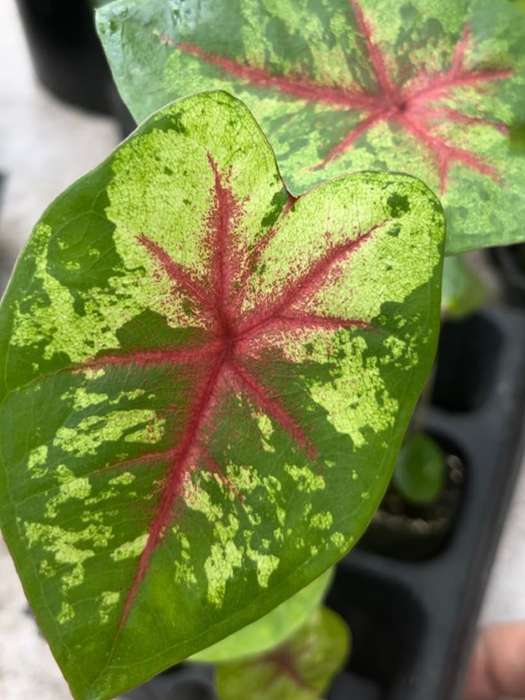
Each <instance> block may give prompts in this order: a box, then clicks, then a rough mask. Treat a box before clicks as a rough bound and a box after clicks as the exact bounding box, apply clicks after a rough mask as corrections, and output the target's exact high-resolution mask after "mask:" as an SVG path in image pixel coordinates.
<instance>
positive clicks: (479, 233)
mask: <svg viewBox="0 0 525 700" xmlns="http://www.w3.org/2000/svg"><path fill="white" fill-rule="evenodd" d="M98 28H99V33H100V36H101V39H102V41H103V43H104V45H105V49H106V53H107V56H108V58H109V61H110V64H111V66H112V69H113V73H114V76H115V79H116V81H117V84H118V86H119V89H120V91H121V93H122V95H123V97H124V100H125V101H126V102H127V104H128V106H129V107H130V109H131V112H132V113H133V114H134V115H135V117H136V118H137V119H138V120H141V119H143V118H144V117H146V116H147V115H148V114H149V113H150V112H151V111H153V110H154V109H157V108H159V107H161V106H163V105H164V104H166V103H167V102H169V101H171V100H173V99H174V98H176V97H181V96H184V95H186V94H188V93H193V92H195V91H198V90H209V89H224V90H227V91H228V92H231V93H232V94H234V95H236V96H237V97H239V98H241V99H242V100H243V101H244V102H245V103H246V104H247V105H248V107H249V108H250V109H251V110H252V111H253V113H254V115H255V117H256V118H257V119H258V120H259V122H260V124H261V126H262V128H263V130H264V132H265V133H266V134H267V135H268V138H269V139H270V142H271V144H272V146H273V148H274V150H275V152H276V154H277V159H278V162H279V165H280V167H281V169H282V172H283V175H284V178H285V180H286V182H287V184H288V185H289V186H290V188H291V190H292V192H294V193H299V192H303V191H304V190H305V189H308V188H309V187H312V186H314V185H316V184H318V183H320V182H323V181H326V180H327V179H328V178H331V177H334V176H338V175H343V174H347V173H349V172H352V171H360V170H382V169H385V170H391V171H400V172H407V173H411V174H412V175H415V176H417V177H419V178H420V179H421V180H423V181H424V182H426V183H427V184H428V185H429V186H430V187H431V188H432V189H433V190H434V191H435V192H438V193H440V195H441V198H442V200H443V204H444V207H445V211H446V214H447V223H448V235H447V254H453V253H459V252H462V251H466V250H471V249H474V248H479V247H480V246H489V245H505V244H508V243H513V242H516V241H520V240H523V239H524V238H525V227H524V225H523V222H524V220H525V187H524V186H523V183H524V182H525V157H524V156H523V154H522V153H520V152H518V151H516V150H515V149H512V148H509V145H510V144H509V131H510V132H511V131H513V130H515V129H516V128H517V127H520V126H523V125H524V124H525V16H523V14H521V13H520V12H518V11H517V9H516V8H515V7H513V6H512V4H511V3H509V2H508V0H396V1H395V2H392V0H315V2H312V0H294V1H293V2H292V0H279V1H278V2H276V0H233V1H232V0H185V2H181V1H180V0H119V1H118V2H115V3H114V4H112V5H110V6H109V7H107V8H105V9H104V10H103V11H102V12H100V14H99V16H98Z"/></svg>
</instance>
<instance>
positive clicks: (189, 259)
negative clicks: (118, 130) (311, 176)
mask: <svg viewBox="0 0 525 700" xmlns="http://www.w3.org/2000/svg"><path fill="white" fill-rule="evenodd" d="M443 222H444V217H443V211H442V209H441V207H440V205H439V203H438V202H437V200H436V199H435V197H434V196H433V195H432V194H431V193H430V192H429V190H428V189H427V188H426V187H425V186H424V185H423V184H422V183H421V182H419V181H417V180H415V179H413V178H411V177H409V176H405V175H391V174H386V173H380V174H374V173H362V174H358V175H354V176H351V177H346V178H341V179H338V180H335V181H333V182H330V183H327V184H326V185H323V186H322V187H319V188H317V189H315V190H312V191H311V192H309V193H307V194H305V195H303V196H301V197H299V198H297V199H294V198H293V197H291V196H290V195H289V194H288V192H287V190H286V188H285V187H284V184H283V182H282V180H281V178H280V175H279V172H278V170H277V166H276V163H275V159H274V156H273V153H272V151H271V149H270V147H269V145H268V143H267V141H266V140H265V138H264V136H263V134H262V132H261V131H260V129H259V127H258V126H257V124H256V122H255V121H254V119H253V117H252V116H251V114H250V113H249V112H248V110H247V109H246V108H245V106H244V105H243V104H242V103H240V102H239V101H237V100H236V99H234V98H232V97H231V96H229V95H227V94H225V93H211V94H204V95H200V96H195V97H192V98H188V99H185V100H182V101H180V102H178V103H174V104H173V105H171V106H169V107H168V108H166V109H164V110H162V111H160V112H159V113H157V114H155V115H154V116H153V117H152V118H151V119H150V120H148V121H147V122H146V123H145V124H143V125H142V126H141V127H140V129H139V130H138V131H137V132H136V133H135V134H134V135H132V136H131V137H130V139H128V141H126V142H125V143H124V144H123V145H122V146H121V147H120V148H119V149H118V150H117V151H116V152H115V153H114V154H113V155H112V156H111V157H110V158H109V159H108V160H107V161H106V162H105V163H103V164H102V165H101V166H100V167H99V168H97V169H96V170H94V171H93V172H91V173H90V174H89V175H87V176H86V177H85V178H83V179H81V180H80V181H79V182H77V183H76V184H75V185H73V186H72V187H71V188H70V189H69V190H68V191H66V192H65V193H64V194H63V195H62V196H61V197H59V198H58V199H57V200H56V201H55V202H54V203H53V204H52V205H51V207H50V208H49V209H48V211H47V212H46V213H45V214H44V216H43V217H42V219H41V221H40V222H39V223H38V225H37V226H36V229H35V231H34V232H33V234H32V237H31V239H30V241H29V243H28V246H27V248H26V249H25V251H24V253H23V254H22V257H21V259H20V261H19V263H18V266H17V268H16V271H15V274H14V277H13V279H12V282H11V284H10V287H9V289H8V291H7V293H6V296H5V298H4V301H3V304H2V306H1V310H0V338H1V341H0V359H1V362H0V367H1V374H0V398H1V408H0V431H1V433H0V444H1V447H2V452H1V463H0V520H1V522H2V527H3V531H4V534H5V537H6V539H7V541H8V543H9V546H10V548H11V551H12V553H13V556H14V558H15V561H16V564H17V566H18V569H19V571H20V574H21V577H22V579H23V582H24V585H25V588H26V592H27V594H28V597H29V600H30V602H31V604H32V606H33V608H34V609H35V612H36V615H37V618H38V621H39V623H40V625H41V627H42V629H43V630H44V632H45V634H46V636H47V637H48V639H49V641H50V644H51V646H52V648H53V651H54V653H55V655H56V657H57V659H58V661H59V663H60V665H61V667H62V669H63V670H64V673H65V675H66V676H67V678H68V680H69V682H70V684H71V687H72V690H73V692H74V694H75V695H76V697H78V698H82V699H86V700H87V699H89V700H103V699H105V698H109V697H111V696H113V695H116V694H117V693H119V692H122V691H124V690H126V689H128V688H130V687H131V686H133V685H135V684H138V683H139V682H141V681H143V680H144V679H146V678H148V677H150V676H152V675H153V674H154V673H156V672H158V671H161V670H162V669H164V668H166V667H167V666H169V665H171V664H173V663H175V662H177V661H179V660H181V659H183V658H186V657H188V656H190V655H192V654H194V653H196V652H197V651H199V650H201V649H203V648H206V647H208V646H210V645H212V644H214V643H215V642H217V641H219V640H220V639H222V638H224V637H226V636H227V635H230V634H232V633H233V632H235V631H236V630H238V629H239V628H241V627H243V626H245V625H247V624H249V623H250V622H252V621H254V620H255V619H257V618H259V617H261V616H263V615H265V614H266V613H268V612H269V611H270V610H271V609H273V608H274V607H276V606H277V605H279V604H280V603H282V602H283V601H284V600H286V599H287V598H289V597H290V596H292V595H293V594H294V593H296V592H297V591H298V590H299V589H301V588H302V587H304V586H305V585H306V584H308V583H309V582H311V581H312V580H314V579H315V578H317V577H318V576H319V575H320V574H322V573H323V572H324V571H325V570H326V569H327V568H329V567H330V566H331V565H332V564H334V563H335V562H336V561H337V560H338V559H339V558H340V557H341V555H342V554H343V553H344V552H346V551H347V550H348V549H349V548H350V547H351V546H352V544H353V543H354V542H355V540H356V539H357V538H358V537H359V536H360V535H361V533H362V532H363V530H364V529H365V527H366V526H367V524H368V522H369V520H370V518H371V516H372V514H373V512H374V510H375V508H376V506H377V504H378V503H379V501H380V499H381V497H382V495H383V492H384V490H385V488H386V485H387V483H388V480H389V478H390V476H391V472H392V468H393V462H394V459H395V454H396V451H397V449H398V447H399V444H400V441H401V438H402V435H403V432H404V430H405V428H406V425H407V422H408V420H409V418H410V415H411V412H412V409H413V407H414V404H415V401H416V398H417V396H418V394H419V392H420V390H421V388H422V386H423V383H424V380H425V377H426V375H427V373H428V371H429V369H430V366H431V363H432V361H433V357H434V353H435V347H436V341H437V333H438V321H439V300H440V282H441V274H442V253H443V239H444V223H443Z"/></svg>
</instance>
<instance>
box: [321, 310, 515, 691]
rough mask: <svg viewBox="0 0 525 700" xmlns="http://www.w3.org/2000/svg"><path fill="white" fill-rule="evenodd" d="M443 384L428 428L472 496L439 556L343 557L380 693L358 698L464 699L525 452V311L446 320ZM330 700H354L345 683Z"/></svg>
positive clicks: (341, 586)
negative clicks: (453, 458)
mask: <svg viewBox="0 0 525 700" xmlns="http://www.w3.org/2000/svg"><path fill="white" fill-rule="evenodd" d="M436 387H437V389H436V392H435V401H436V403H437V404H438V406H434V407H432V409H431V410H430V411H429V415H428V429H429V431H430V432H432V433H433V434H434V435H437V436H439V437H440V438H441V439H442V440H443V441H445V442H446V443H447V444H448V445H449V446H451V448H452V449H453V450H455V451H456V452H457V454H459V455H460V456H461V458H462V459H463V461H464V464H465V466H466V484H465V491H464V501H463V503H462V506H461V510H460V513H459V517H458V520H457V522H456V525H455V527H454V530H453V532H452V534H451V536H450V538H449V540H448V542H447V543H446V544H445V545H444V547H443V549H442V550H441V551H440V552H439V553H438V554H437V555H436V556H434V557H433V558H431V559H428V560H423V561H419V562H418V561H415V562H409V561H398V560H393V559H389V558H386V557H383V556H376V555H374V554H370V553H367V552H362V551H359V549H356V550H354V551H353V552H351V553H350V554H349V555H348V556H347V557H346V558H345V559H344V560H343V561H342V562H341V563H340V565H339V567H338V574H337V578H336V581H335V585H334V588H333V590H332V592H331V594H330V598H329V604H330V605H332V607H334V608H335V609H336V610H338V612H339V613H341V614H342V615H343V616H344V617H345V618H346V619H347V621H348V622H349V623H350V625H351V627H352V630H353V634H354V651H353V655H352V659H351V661H350V672H351V673H352V674H357V675H358V676H361V677H364V678H368V679H371V680H373V681H374V682H375V683H376V684H377V689H376V691H375V695H371V694H364V695H360V694H359V693H358V692H357V689H356V691H354V693H353V694H352V696H351V697H352V699H353V700H365V699H366V700H368V699H369V697H370V699H371V700H372V698H373V700H376V698H377V700H379V699H381V700H455V699H456V698H459V697H460V695H461V689H462V680H463V675H464V671H465V669H466V665H467V662H468V658H469V655H470V650H471V646H472V642H473V638H474V634H475V630H476V622H477V619H478V615H479V609H480V606H481V602H482V599H483V594H484V590H485V587H486V584H487V580H488V576H489V573H490V569H491V566H492V562H493V559H494V554H495V551H496V548H497V544H498V541H499V538H500V535H501V531H502V527H503V524H504V521H505V516H506V513H507V509H508V505H509V501H510V496H511V494H512V491H513V487H514V484H515V481H516V476H517V473H518V470H519V466H520V463H521V457H522V453H523V447H524V443H523V438H522V434H523V415H524V409H525V314H524V313H523V312H521V311H518V310H508V309H489V310H486V311H483V312H482V313H479V314H477V315H476V316H474V317H472V318H470V319H468V320H467V321H465V322H461V323H454V324H449V325H448V326H447V327H445V329H444V332H443V336H442V342H441V345H440V357H439V361H438V376H437V382H436ZM348 682H351V679H349V680H348ZM348 687H350V686H348ZM366 692H367V693H369V692H370V691H368V690H367V691H366ZM329 698H330V700H343V698H344V699H345V700H348V698H349V695H348V694H347V691H344V684H341V683H338V684H336V685H335V687H334V689H333V692H332V693H331V694H330V695H329Z"/></svg>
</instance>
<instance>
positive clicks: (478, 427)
mask: <svg viewBox="0 0 525 700" xmlns="http://www.w3.org/2000/svg"><path fill="white" fill-rule="evenodd" d="M524 358H525V313H523V312H521V311H518V310H507V309H488V310H484V311H482V312H480V313H478V314H476V315H475V316H473V317H471V318H469V319H468V320H466V321H462V322H455V323H449V324H447V325H446V326H445V328H444V329H443V333H442V339H441V344H440V351H439V358H438V367H437V377H436V389H435V392H434V405H433V406H432V408H431V409H430V411H429V415H428V425H427V428H428V430H429V432H430V433H432V434H433V435H434V436H435V437H437V438H438V439H439V440H440V442H441V444H442V445H443V446H444V447H446V449H447V450H448V451H449V452H450V453H453V454H456V455H459V456H460V458H461V460H462V463H463V465H464V469H465V482H464V488H463V490H462V501H461V503H460V506H459V508H458V511H457V513H456V514H455V520H454V524H453V527H452V529H451V530H450V532H449V533H448V536H447V538H446V539H444V540H443V541H442V543H441V547H440V549H439V550H438V551H437V552H435V553H434V554H433V556H428V555H427V556H425V557H424V558H421V559H420V560H416V561H414V560H412V561H408V560H405V559H401V558H394V557H391V556H390V557H388V556H385V555H384V554H378V553H374V552H370V551H364V550H363V549H360V548H359V546H358V547H357V548H356V549H354V550H353V551H352V552H351V553H350V554H349V555H348V556H347V557H345V558H344V559H343V560H342V561H341V562H340V563H339V565H338V567H337V574H336V578H335V582H334V585H333V587H332V590H331V592H330V595H329V598H328V605H330V606H331V607H333V608H334V609H335V610H337V612H339V614H340V615H342V616H343V617H344V618H345V619H346V621H347V622H348V623H349V625H350V627H351V629H352V635H353V653H352V657H351V659H350V662H349V665H348V668H347V669H346V670H345V671H344V672H343V673H341V674H340V675H339V676H338V677H337V678H336V680H335V682H334V684H333V686H332V688H331V689H330V691H329V692H328V694H327V698H328V700H457V699H459V697H460V695H461V689H462V680H463V674H464V671H465V668H466V665H467V662H468V659H469V656H470V651H471V645H472V642H473V639H474V634H475V630H476V623H477V618H478V614H479V609H480V605H481V602H482V598H483V593H484V590H485V586H486V583H487V579H488V575H489V572H490V569H491V566H492V562H493V558H494V554H495V551H496V548H497V544H498V540H499V537H500V534H501V530H502V526H503V523H504V520H505V515H506V512H507V508H508V504H509V499H510V495H511V493H512V489H513V486H514V484H515V479H516V476H517V472H518V468H519V465H520V462H521V456H522V452H523V447H524V444H523V439H522V433H523V426H522V421H523V415H524V411H525V362H524ZM211 674H212V669H211V667H206V666H203V667H200V668H196V667H192V666H191V665H189V664H182V665H180V666H177V667H174V668H173V669H171V670H170V671H168V672H166V673H164V674H161V675H160V676H157V677H156V678H154V679H152V680H151V681H150V682H149V683H146V684H144V685H143V686H141V687H140V688H138V689H137V690H135V691H133V693H131V694H129V696H128V697H129V698H130V700H193V698H194V697H195V698H200V697H202V700H215V698H214V696H213V694H212V695H209V694H208V695H202V696H199V695H195V696H192V695H188V694H187V693H188V692H195V693H198V692H200V691H199V688H200V689H201V691H202V688H203V686H202V683H203V679H205V682H206V683H209V680H210V678H211ZM192 679H193V680H192ZM189 688H191V689H192V690H191V691H189ZM202 692H204V691H202ZM206 692H208V693H210V692H211V691H210V686H209V685H206ZM249 696H250V691H249V689H248V688H247V695H246V697H249Z"/></svg>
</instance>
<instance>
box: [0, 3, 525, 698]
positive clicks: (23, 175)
mask: <svg viewBox="0 0 525 700" xmlns="http://www.w3.org/2000/svg"><path fill="white" fill-rule="evenodd" d="M117 140H118V133H117V129H116V127H115V125H114V123H113V122H112V121H111V120H108V119H103V118H100V117H93V116H91V115H86V114H84V113H82V112H80V111H78V110H75V109H71V108H69V107H66V106H64V105H62V104H60V103H59V102H57V101H56V100H54V99H53V98H52V97H50V96H49V95H48V94H47V93H46V92H45V91H44V90H43V89H41V88H40V87H39V86H38V85H37V83H36V82H35V79H34V76H33V73H32V70H31V65H30V62H29V56H28V54H27V48H26V45H25V43H24V38H23V35H22V33H21V29H20V25H19V20H18V16H17V13H16V8H15V5H14V1H13V0H1V2H0V172H3V173H4V174H5V175H7V176H8V177H7V182H6V183H4V184H5V185H6V186H5V187H4V192H3V203H2V205H1V209H0V287H1V286H3V285H2V275H3V276H4V278H5V277H6V276H7V275H8V274H9V272H8V271H9V270H10V268H11V265H12V262H13V260H14V259H15V257H16V255H17V254H18V251H19V250H20V248H21V247H22V245H23V244H24V242H25V240H26V239H27V236H28V235H29V233H30V231H31V228H32V226H33V225H34V223H35V222H36V220H37V219H38V217H39V216H40V214H41V213H42V211H43V210H44V209H45V207H46V206H47V205H48V204H49V202H50V201H51V200H52V199H53V198H54V197H55V196H56V195H58V194H59V193H60V192H61V191H62V190H63V189H64V188H65V187H66V186H67V185H69V184H70V183H71V182H73V181H74V180H75V179H76V178H78V177H79V176H80V175H82V174H84V173H85V172H86V171H88V170H90V169H91V168H92V167H94V166H95V165H97V164H98V163H99V162H100V161H101V160H102V159H103V158H104V157H105V156H106V155H107V154H108V153H109V152H110V151H111V150H112V149H113V148H114V146H115V145H116V143H117ZM524 580H525V470H523V471H522V477H521V480H520V482H519V484H518V487H517V489H516V493H515V496H514V502H513V505H512V508H511V510H510V512H509V516H508V521H507V526H506V531H505V534H504V537H503V540H502V542H501V546H500V550H499V553H498V558H497V561H496V565H495V567H494V570H493V574H492V579H491V582H490V585H489V588H488V591H487V595H486V599H485V605H484V609H483V612H482V617H481V621H482V623H483V624H486V623H489V622H493V621H498V620H501V621H503V620H516V619H521V618H524V619H525V587H524V586H523V581H524ZM37 697H38V698H39V700H71V695H70V694H69V692H68V689H67V686H66V684H65V683H64V681H63V679H62V677H61V675H60V672H59V670H58V668H57V666H56V664H55V662H54V661H53V658H52V656H51V653H50V652H49V649H48V647H47V645H46V644H45V642H44V641H43V640H42V639H41V638H40V637H39V635H38V633H37V631H36V628H35V625H34V623H33V621H32V619H31V618H30V617H28V615H27V613H26V602H25V598H24V594H23V591H22V588H21V586H20V583H19V581H18V578H17V575H16V572H15V570H14V567H13V564H12V562H11V559H10V557H9V554H8V553H7V550H6V548H5V545H4V544H3V542H2V541H1V540H0V698H1V700H30V699H31V698H37Z"/></svg>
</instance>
